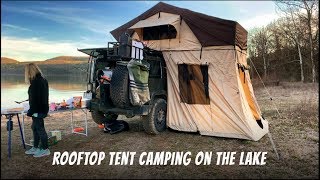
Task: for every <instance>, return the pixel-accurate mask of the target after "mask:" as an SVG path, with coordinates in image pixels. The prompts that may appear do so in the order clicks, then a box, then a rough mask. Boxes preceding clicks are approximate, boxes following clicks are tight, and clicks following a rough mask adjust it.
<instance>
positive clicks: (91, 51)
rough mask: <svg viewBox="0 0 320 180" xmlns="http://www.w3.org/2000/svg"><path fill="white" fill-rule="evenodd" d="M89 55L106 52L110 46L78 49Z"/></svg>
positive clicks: (96, 55) (94, 55)
mask: <svg viewBox="0 0 320 180" xmlns="http://www.w3.org/2000/svg"><path fill="white" fill-rule="evenodd" d="M78 51H80V52H83V53H85V54H87V55H89V56H93V57H98V56H99V55H100V54H106V53H107V51H108V48H89V49H78Z"/></svg>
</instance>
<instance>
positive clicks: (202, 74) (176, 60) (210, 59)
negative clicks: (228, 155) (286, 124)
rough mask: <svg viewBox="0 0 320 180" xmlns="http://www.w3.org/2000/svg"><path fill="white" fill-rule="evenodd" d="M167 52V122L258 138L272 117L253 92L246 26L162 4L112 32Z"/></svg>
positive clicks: (188, 129)
mask: <svg viewBox="0 0 320 180" xmlns="http://www.w3.org/2000/svg"><path fill="white" fill-rule="evenodd" d="M125 32H126V33H129V34H130V35H131V36H132V38H133V39H137V40H139V41H142V42H143V43H144V44H145V46H147V47H149V48H151V49H155V50H159V51H162V53H163V56H164V59H165V61H166V65H167V83H168V84H167V87H168V99H167V103H168V105H167V108H168V109H167V125H168V127H170V128H172V129H175V130H179V131H186V132H199V133H200V134H201V135H208V136H219V137H230V138H240V139H249V140H254V141H257V140H259V139H260V138H262V137H263V136H264V135H265V134H266V133H268V131H269V130H268V122H267V121H266V120H264V119H263V118H262V117H261V111H260V109H259V105H258V104H257V101H256V98H255V96H254V93H253V88H252V84H251V80H250V75H249V71H248V65H247V61H246V48H247V31H246V30H245V29H244V28H243V27H242V26H241V25H240V24H238V23H237V22H235V21H230V20H224V19H220V18H216V17H212V16H208V15H205V14H201V13H197V12H193V11H191V10H188V9H182V8H178V7H175V6H172V5H169V4H166V3H162V2H160V3H158V4H156V5H155V6H154V7H152V8H151V9H149V10H147V11H146V12H144V13H143V14H141V15H140V16H138V17H136V18H134V19H133V20H131V21H129V22H128V23H126V24H124V25H122V26H120V27H118V28H117V29H115V30H113V31H111V34H112V35H113V36H114V37H115V38H116V39H118V38H119V36H120V35H121V34H122V33H125Z"/></svg>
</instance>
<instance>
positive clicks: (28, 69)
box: [25, 63, 50, 157]
mask: <svg viewBox="0 0 320 180" xmlns="http://www.w3.org/2000/svg"><path fill="white" fill-rule="evenodd" d="M25 82H26V83H27V84H30V86H29V89H28V95H29V105H30V109H29V110H28V113H27V116H29V117H32V125H31V129H32V132H33V140H34V142H33V147H32V148H31V149H29V150H28V151H26V152H25V153H26V154H30V155H33V157H43V156H47V155H50V150H49V149H48V135H47V132H46V130H45V128H44V120H43V119H44V118H45V117H46V116H47V114H48V112H49V87H48V81H47V80H46V79H45V78H44V77H43V74H42V72H41V70H40V69H39V67H38V66H37V65H36V64H34V63H29V64H27V65H26V66H25ZM40 141H41V147H40V146H39V143H40Z"/></svg>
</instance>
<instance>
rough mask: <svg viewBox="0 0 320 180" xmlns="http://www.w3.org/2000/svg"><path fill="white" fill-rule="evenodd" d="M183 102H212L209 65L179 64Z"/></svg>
mask: <svg viewBox="0 0 320 180" xmlns="http://www.w3.org/2000/svg"><path fill="white" fill-rule="evenodd" d="M178 73H179V90H180V99H181V102H183V103H187V104H210V99H209V77H208V65H187V64H179V65H178Z"/></svg>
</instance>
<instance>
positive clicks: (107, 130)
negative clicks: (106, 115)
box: [103, 120, 117, 133]
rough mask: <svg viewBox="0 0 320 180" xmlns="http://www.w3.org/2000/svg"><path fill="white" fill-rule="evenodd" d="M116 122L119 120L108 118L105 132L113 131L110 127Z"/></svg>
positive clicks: (105, 123)
mask: <svg viewBox="0 0 320 180" xmlns="http://www.w3.org/2000/svg"><path fill="white" fill-rule="evenodd" d="M115 123H117V120H108V121H106V122H104V128H103V132H105V133H109V132H110V131H111V129H110V127H111V126H112V125H113V124H115Z"/></svg>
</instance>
